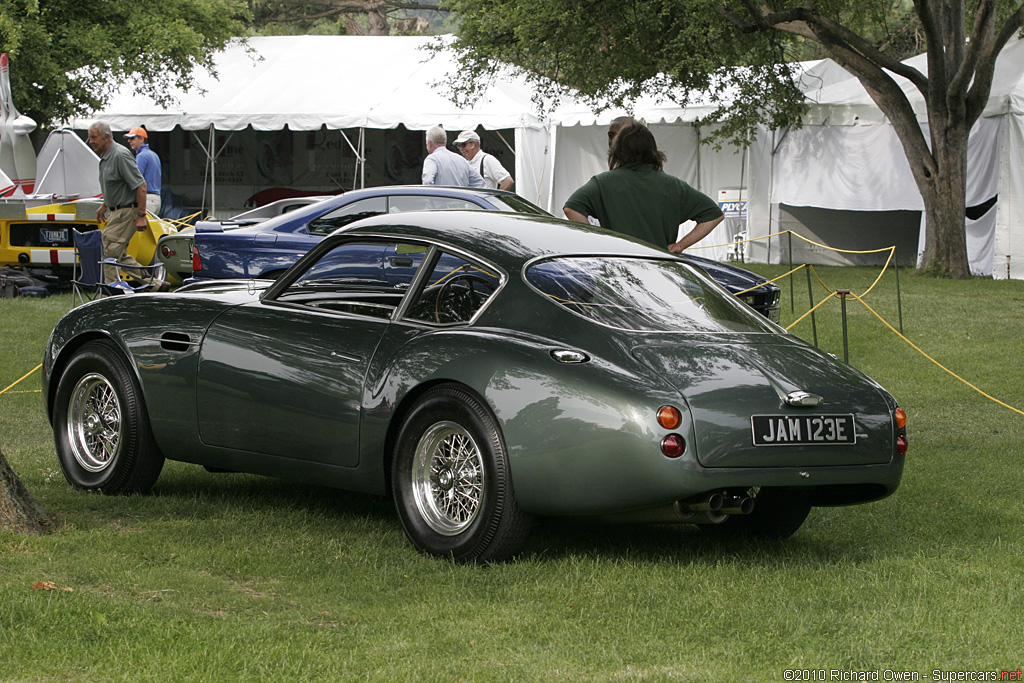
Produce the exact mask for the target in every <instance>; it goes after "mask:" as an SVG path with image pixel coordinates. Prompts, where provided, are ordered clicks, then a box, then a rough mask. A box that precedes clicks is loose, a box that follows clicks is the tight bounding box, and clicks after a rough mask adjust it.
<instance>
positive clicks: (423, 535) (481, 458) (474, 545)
mask: <svg viewBox="0 0 1024 683" xmlns="http://www.w3.org/2000/svg"><path fill="white" fill-rule="evenodd" d="M391 480H392V489H393V492H394V497H395V507H396V508H397V510H398V516H399V519H400V520H401V522H402V527H403V528H404V529H405V533H406V536H408V537H409V540H410V541H412V543H413V545H414V546H416V548H417V549H418V550H420V551H421V552H423V553H427V554H430V555H436V556H439V557H450V558H451V559H453V560H455V561H457V562H493V561H498V560H502V559H505V558H507V557H509V556H511V555H513V554H514V553H515V552H516V551H517V550H519V548H520V547H521V546H522V544H523V543H524V542H525V540H526V537H527V535H528V534H529V532H530V526H531V520H530V517H529V515H527V514H526V513H524V512H522V511H521V510H520V509H519V506H518V504H517V503H516V498H515V492H514V490H513V487H512V477H511V474H510V472H509V465H508V457H507V454H506V451H505V444H504V440H503V439H502V436H501V432H500V430H499V428H498V425H497V421H496V420H495V418H494V417H493V415H491V413H490V411H489V410H488V409H487V408H486V406H485V405H484V404H482V403H481V402H480V400H479V399H477V398H476V397H475V396H473V395H472V394H470V393H469V392H468V391H466V390H464V389H462V388H461V387H457V386H454V385H445V386H440V387H435V388H433V389H431V390H429V391H427V392H426V393H425V394H423V396H421V397H420V398H419V399H418V400H417V401H416V403H415V404H413V407H412V409H411V410H410V411H409V414H408V416H407V417H406V418H405V421H404V422H403V424H402V428H401V431H400V432H399V435H398V440H397V442H396V446H395V451H394V457H393V459H392V477H391Z"/></svg>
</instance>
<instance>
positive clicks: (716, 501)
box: [672, 493, 754, 524]
mask: <svg viewBox="0 0 1024 683" xmlns="http://www.w3.org/2000/svg"><path fill="white" fill-rule="evenodd" d="M672 507H673V508H676V509H677V510H678V512H679V514H680V517H681V519H680V521H686V522H690V523H691V524H721V523H722V522H724V521H725V520H727V519H729V517H730V515H749V514H750V513H751V512H753V511H754V499H753V498H751V497H750V496H735V495H729V494H723V493H702V494H701V495H699V496H694V497H693V498H687V499H686V500H679V501H676V502H675V503H674V504H673V506H672ZM682 517H686V519H682Z"/></svg>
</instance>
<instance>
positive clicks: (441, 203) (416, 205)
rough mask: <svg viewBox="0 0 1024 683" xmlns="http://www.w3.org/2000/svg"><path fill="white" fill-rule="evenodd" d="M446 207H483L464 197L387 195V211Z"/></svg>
mask: <svg viewBox="0 0 1024 683" xmlns="http://www.w3.org/2000/svg"><path fill="white" fill-rule="evenodd" d="M447 209H474V210H477V211H480V210H482V209H483V207H480V206H477V205H476V204H474V203H473V202H471V201H468V200H466V199H456V198H455V197H432V196H429V195H408V194H396V195H392V196H390V197H388V213H403V212H405V211H444V210H447Z"/></svg>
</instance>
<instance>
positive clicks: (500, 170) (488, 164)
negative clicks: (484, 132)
mask: <svg viewBox="0 0 1024 683" xmlns="http://www.w3.org/2000/svg"><path fill="white" fill-rule="evenodd" d="M455 146H456V147H458V148H459V151H460V152H462V156H464V157H466V161H468V162H469V165H470V166H472V167H473V168H474V169H475V170H476V172H477V173H479V174H480V175H482V176H483V177H484V187H490V188H498V189H499V190H509V189H511V188H512V183H513V182H515V181H513V180H512V174H511V173H509V172H508V171H506V170H505V167H504V166H502V165H501V162H500V161H498V159H497V158H496V157H495V156H494V155H493V154H488V153H487V152H485V151H483V150H482V149H480V136H479V135H477V134H476V131H472V130H464V131H462V132H461V133H459V137H457V138H455Z"/></svg>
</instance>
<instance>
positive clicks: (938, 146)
mask: <svg viewBox="0 0 1024 683" xmlns="http://www.w3.org/2000/svg"><path fill="white" fill-rule="evenodd" d="M935 118H939V117H935ZM933 125H940V124H939V123H938V122H936V123H935V124H933ZM968 133H969V131H968V130H966V125H965V123H964V122H963V121H960V122H957V123H954V124H952V125H948V126H944V127H943V128H942V129H941V130H938V131H933V133H932V136H931V137H932V158H933V159H934V161H935V167H936V168H937V172H934V173H933V174H931V175H928V174H925V173H915V174H914V175H915V177H916V179H917V185H918V189H919V190H920V191H921V198H922V199H923V200H924V210H925V220H926V222H927V232H926V234H925V247H924V256H923V258H922V261H921V270H923V271H925V272H929V273H932V274H935V275H941V276H945V277H952V278H956V279H964V278H968V277H970V276H971V267H970V261H969V259H968V257H967V231H966V228H965V227H964V222H965V220H966V215H965V211H964V207H965V206H966V205H967V136H968Z"/></svg>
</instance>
